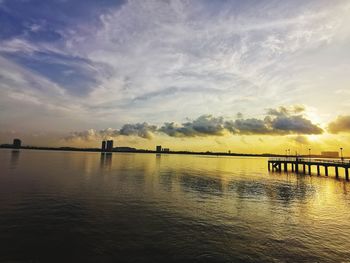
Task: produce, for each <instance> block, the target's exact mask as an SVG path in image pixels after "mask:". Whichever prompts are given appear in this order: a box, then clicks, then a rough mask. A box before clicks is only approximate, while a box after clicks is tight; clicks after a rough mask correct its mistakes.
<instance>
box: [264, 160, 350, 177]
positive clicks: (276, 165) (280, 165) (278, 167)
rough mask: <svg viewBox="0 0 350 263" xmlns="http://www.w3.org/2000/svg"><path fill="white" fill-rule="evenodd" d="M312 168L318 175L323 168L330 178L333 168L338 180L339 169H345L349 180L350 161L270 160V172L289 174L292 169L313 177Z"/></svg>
mask: <svg viewBox="0 0 350 263" xmlns="http://www.w3.org/2000/svg"><path fill="white" fill-rule="evenodd" d="M312 166H314V167H316V170H317V175H321V168H323V169H322V170H323V171H324V175H325V176H328V173H329V168H333V169H334V171H335V177H336V178H339V169H344V173H345V179H346V180H349V169H350V160H327V159H313V158H299V157H281V158H270V159H269V160H268V169H269V171H277V172H281V171H282V170H283V171H285V172H287V171H289V169H288V168H289V167H290V170H291V171H292V172H295V173H300V172H302V173H303V174H309V175H311V167H312ZM300 168H301V169H300ZM306 168H307V169H306Z"/></svg>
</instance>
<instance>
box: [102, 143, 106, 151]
mask: <svg viewBox="0 0 350 263" xmlns="http://www.w3.org/2000/svg"><path fill="white" fill-rule="evenodd" d="M105 151H106V141H102V145H101V152H105Z"/></svg>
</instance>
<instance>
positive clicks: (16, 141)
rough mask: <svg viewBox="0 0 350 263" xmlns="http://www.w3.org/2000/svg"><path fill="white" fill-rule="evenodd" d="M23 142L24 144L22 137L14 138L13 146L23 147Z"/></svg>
mask: <svg viewBox="0 0 350 263" xmlns="http://www.w3.org/2000/svg"><path fill="white" fill-rule="evenodd" d="M21 144H22V142H21V140H20V139H14V140H13V148H16V149H19V148H21Z"/></svg>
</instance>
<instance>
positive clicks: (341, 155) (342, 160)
mask: <svg viewBox="0 0 350 263" xmlns="http://www.w3.org/2000/svg"><path fill="white" fill-rule="evenodd" d="M340 160H341V162H344V157H343V147H341V148H340Z"/></svg>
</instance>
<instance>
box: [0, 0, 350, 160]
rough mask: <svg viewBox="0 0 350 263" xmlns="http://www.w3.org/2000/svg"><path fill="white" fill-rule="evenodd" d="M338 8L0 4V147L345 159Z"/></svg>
mask: <svg viewBox="0 0 350 263" xmlns="http://www.w3.org/2000/svg"><path fill="white" fill-rule="evenodd" d="M349 49H350V2H349V1H348V0H332V1H329V0H290V1H287V0H286V1H277V0H259V1H258V0H256V1H254V0H247V1H239V0H237V1H234V0H230V1H225V0H217V1H211V0H191V1H190V0H188V1H180V0H179V1H177V0H168V1H165V0H164V1H160V0H159V1H153V0H146V1H136V0H135V1H133V0H130V1H117V0H99V1H97V0H96V1H93V0H74V1H73V0H51V1H47V0H0V143H9V142H11V141H12V139H13V138H15V137H19V138H21V139H22V141H23V144H24V145H37V146H76V147H99V145H100V142H101V140H103V139H114V141H115V144H116V145H117V146H130V147H136V148H144V149H154V148H155V146H156V145H158V144H161V145H163V147H168V148H170V149H173V150H193V151H231V152H243V153H266V152H274V153H285V150H286V149H291V151H293V152H294V151H298V152H299V153H302V154H305V153H307V152H308V149H309V148H310V149H312V152H313V153H317V154H318V153H319V152H320V151H338V150H339V148H340V147H342V148H344V153H345V154H348V155H349V156H350V75H349V72H350V50H349Z"/></svg>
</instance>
